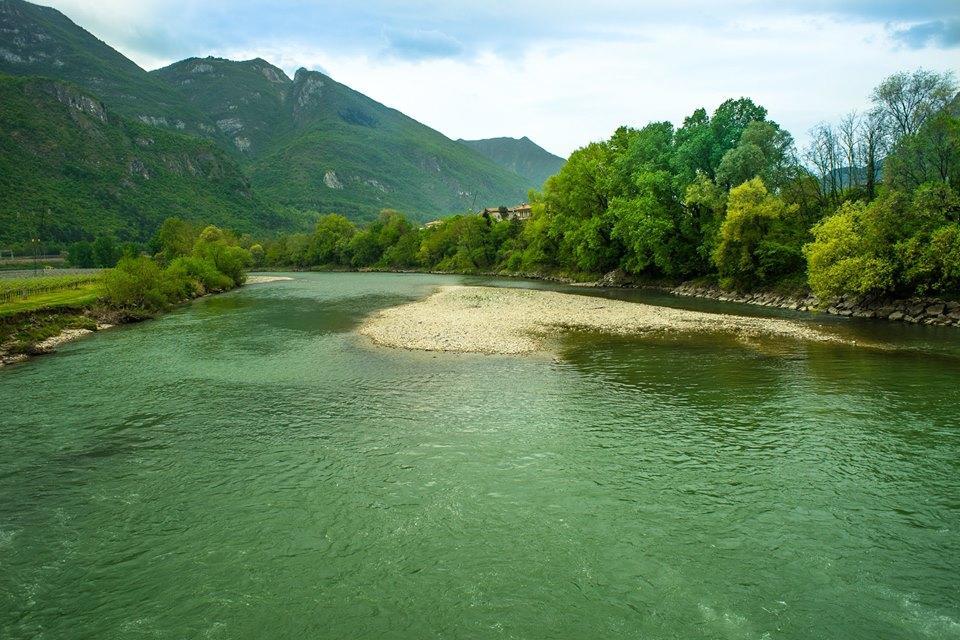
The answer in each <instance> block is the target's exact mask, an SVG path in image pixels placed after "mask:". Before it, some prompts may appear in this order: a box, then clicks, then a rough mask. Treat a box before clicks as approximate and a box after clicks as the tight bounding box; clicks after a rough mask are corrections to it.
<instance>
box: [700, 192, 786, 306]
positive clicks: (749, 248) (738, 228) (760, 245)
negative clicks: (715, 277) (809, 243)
mask: <svg viewBox="0 0 960 640" xmlns="http://www.w3.org/2000/svg"><path fill="white" fill-rule="evenodd" d="M797 209H798V207H797V206H796V205H788V204H786V203H785V202H783V200H781V199H780V198H778V197H777V196H775V195H773V194H771V193H769V192H768V191H767V188H766V187H765V186H764V184H763V181H762V180H761V179H760V178H754V179H752V180H750V181H748V182H745V183H743V184H742V185H740V186H738V187H734V188H733V189H731V190H730V194H729V196H728V200H727V215H726V218H724V220H723V224H722V225H721V226H720V235H719V240H718V242H717V246H716V249H715V250H714V253H713V261H714V264H715V265H716V266H717V271H718V272H719V274H720V278H721V282H722V283H724V284H725V285H726V286H730V285H732V286H735V287H738V288H740V287H745V288H750V287H755V286H757V285H761V284H768V283H771V282H774V281H775V280H776V279H777V278H779V277H782V276H784V275H787V274H789V273H792V272H794V271H796V270H797V269H798V268H800V267H801V266H802V253H801V249H800V245H801V241H800V240H799V238H798V233H797V230H798V227H799V226H800V225H798V222H799V221H800V220H799V216H797V215H796V214H797Z"/></svg>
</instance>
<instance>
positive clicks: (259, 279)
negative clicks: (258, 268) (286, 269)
mask: <svg viewBox="0 0 960 640" xmlns="http://www.w3.org/2000/svg"><path fill="white" fill-rule="evenodd" d="M287 280H293V278H290V277H288V276H247V281H246V282H245V283H244V284H267V283H268V282H286V281H287Z"/></svg>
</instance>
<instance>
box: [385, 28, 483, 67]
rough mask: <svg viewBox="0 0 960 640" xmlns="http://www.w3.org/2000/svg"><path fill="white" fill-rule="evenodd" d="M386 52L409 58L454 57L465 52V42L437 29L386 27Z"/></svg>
mask: <svg viewBox="0 0 960 640" xmlns="http://www.w3.org/2000/svg"><path fill="white" fill-rule="evenodd" d="M383 35H384V39H385V40H386V41H387V47H386V53H387V54H389V55H395V56H397V57H399V58H405V59H408V60H426V59H430V58H453V57H456V56H459V55H461V54H462V53H463V52H464V46H463V43H462V42H460V41H459V40H457V39H456V38H454V37H452V36H449V35H447V34H445V33H443V32H442V31H437V30H430V31H424V30H399V29H385V30H384V34H383Z"/></svg>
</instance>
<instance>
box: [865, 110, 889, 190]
mask: <svg viewBox="0 0 960 640" xmlns="http://www.w3.org/2000/svg"><path fill="white" fill-rule="evenodd" d="M887 138H888V125H887V118H886V115H885V113H884V111H883V110H882V109H871V110H870V111H868V112H867V115H866V116H865V117H864V118H863V119H862V120H861V123H860V142H859V150H860V151H859V152H860V157H861V158H863V164H864V181H865V185H866V191H867V194H866V195H867V199H868V200H873V198H874V196H875V195H876V185H877V180H878V178H879V175H878V173H879V168H880V158H881V157H882V155H883V154H884V153H885V152H886V148H887V145H886V143H887Z"/></svg>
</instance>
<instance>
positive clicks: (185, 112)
mask: <svg viewBox="0 0 960 640" xmlns="http://www.w3.org/2000/svg"><path fill="white" fill-rule="evenodd" d="M4 74H9V75H4ZM10 76H15V77H17V78H23V79H24V80H22V81H19V82H14V81H13V79H12V78H11V77H10ZM0 81H2V84H3V92H4V96H5V98H6V99H8V100H9V101H10V102H9V103H6V102H5V103H4V104H3V105H2V111H3V116H2V119H0V126H2V129H0V134H3V135H4V136H5V137H4V139H3V140H2V141H0V149H2V150H3V153H4V156H3V158H2V159H0V162H2V165H0V166H2V167H3V168H4V174H3V175H0V181H2V182H0V184H2V185H3V186H4V193H3V194H0V203H3V205H4V206H5V207H6V208H5V209H4V210H3V212H2V213H0V224H2V225H3V226H2V227H0V239H2V238H13V237H18V238H19V237H21V236H23V235H25V234H26V235H27V236H28V237H29V235H30V233H33V231H27V230H26V226H27V225H24V224H22V222H23V220H22V218H20V219H19V220H20V223H17V224H16V227H17V228H15V229H11V228H10V224H11V223H10V220H11V218H10V216H15V215H20V216H31V215H34V214H36V213H37V212H40V213H42V214H43V216H44V218H43V219H42V220H41V219H39V218H37V219H33V218H31V222H30V225H29V226H31V227H37V226H39V227H40V228H42V229H44V230H46V231H48V232H49V234H50V236H51V237H55V238H57V239H60V240H64V241H66V240H68V239H71V238H76V237H80V236H87V237H89V236H90V235H91V234H96V233H102V232H107V231H110V230H111V229H113V230H115V231H116V233H117V234H118V235H119V236H122V237H123V238H124V239H127V238H131V239H132V238H140V239H142V238H144V237H147V236H149V234H150V233H152V231H153V227H154V226H155V225H156V223H158V222H159V221H160V220H161V219H162V218H163V217H165V214H166V215H175V214H177V215H179V214H183V215H185V216H187V217H191V218H193V219H204V220H209V221H211V222H214V223H221V224H228V223H229V224H228V226H231V227H235V228H237V229H238V230H251V231H256V232H262V231H264V230H268V229H275V228H281V227H285V226H290V225H292V224H294V223H295V220H294V219H296V220H299V221H300V222H301V224H302V225H306V220H307V218H308V217H310V216H311V215H312V214H309V215H308V214H307V213H301V212H316V211H319V212H324V213H325V212H339V213H342V214H344V215H347V216H349V217H351V218H353V219H354V220H360V221H362V220H366V219H370V218H372V217H374V216H375V215H376V214H377V213H378V212H379V210H380V209H382V208H394V209H399V210H401V211H403V212H404V213H406V214H408V215H409V216H410V217H412V218H414V219H421V220H423V219H428V218H432V217H436V216H438V215H443V214H448V213H453V212H458V211H465V210H467V209H469V208H472V207H474V206H477V207H479V206H487V205H491V204H492V205H497V204H509V203H514V202H517V201H519V200H522V199H523V198H524V196H525V194H526V192H527V190H528V189H529V188H530V187H532V186H535V185H534V184H533V183H532V182H531V181H530V180H528V179H525V178H523V177H521V176H520V175H518V174H516V173H513V172H512V171H509V170H507V169H504V168H503V167H501V166H499V165H497V164H496V163H494V162H493V161H491V160H489V159H488V158H486V157H485V156H483V155H481V154H480V153H477V152H475V151H473V150H472V149H470V148H468V147H467V146H465V145H461V144H458V143H457V142H455V141H453V140H450V139H449V138H447V137H446V136H444V135H442V134H440V133H439V132H437V131H435V130H433V129H430V128H429V127H427V126H425V125H423V124H420V123H419V122H417V121H415V120H413V119H412V118H409V117H407V116H405V115H404V114H402V113H400V112H399V111H396V110H394V109H391V108H389V107H386V106H384V105H382V104H380V103H378V102H375V101H374V100H372V99H370V98H368V97H367V96H364V95H363V94H360V93H358V92H356V91H354V90H352V89H351V88H349V87H347V86H345V85H343V84H340V83H338V82H336V81H334V80H333V79H331V78H330V77H328V76H326V75H324V74H322V73H319V72H315V71H307V70H304V69H301V70H300V71H298V72H297V74H296V76H295V77H294V78H292V79H291V78H290V77H288V76H287V75H286V74H285V73H284V72H283V71H282V70H280V69H278V68H277V67H275V66H273V65H271V64H269V63H268V62H266V61H264V60H261V59H256V60H250V61H245V62H234V61H229V60H221V59H216V58H205V59H198V58H191V59H188V60H184V61H182V62H178V63H176V64H173V65H171V66H169V67H166V68H164V69H160V70H157V71H154V72H149V73H148V72H147V71H145V70H144V69H141V68H140V67H139V66H137V65H136V64H135V63H134V62H133V61H131V60H129V59H128V58H126V57H124V56H123V55H122V54H120V53H119V52H117V51H115V50H114V49H112V48H111V47H110V46H109V45H108V44H106V43H104V42H102V41H101V40H99V39H97V38H96V37H95V36H94V35H93V34H91V33H89V32H87V31H86V30H84V29H82V28H81V27H79V26H78V25H76V24H74V23H73V22H71V21H70V19H69V18H67V17H66V16H64V15H63V14H62V13H60V12H59V11H56V10H55V9H51V8H48V7H42V6H38V5H34V4H30V3H28V2H24V1H23V0H0ZM90 104H95V105H97V107H96V109H94V111H95V112H96V113H101V112H102V114H103V117H100V116H99V115H95V114H94V113H91V112H89V111H84V109H86V107H83V108H79V107H78V106H77V105H90ZM31 109H33V110H35V111H34V112H31ZM145 141H149V142H145ZM141 168H142V169H143V170H142V171H141ZM48 209H49V210H50V216H49V218H47V217H45V216H46V211H47V210H48ZM278 211H283V212H286V213H284V214H283V216H282V217H281V216H280V215H279V214H278V213H277V212H278ZM98 212H100V213H98ZM13 220H14V221H16V220H18V218H13Z"/></svg>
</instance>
